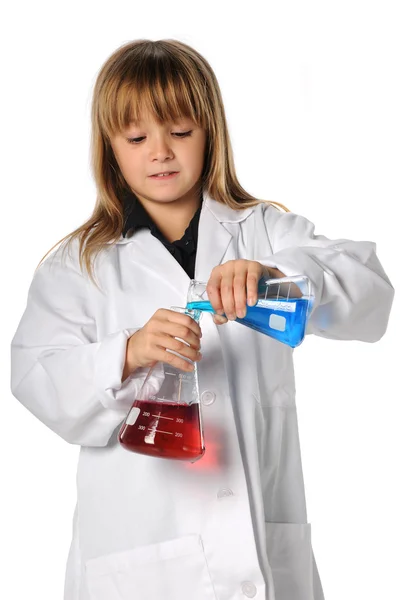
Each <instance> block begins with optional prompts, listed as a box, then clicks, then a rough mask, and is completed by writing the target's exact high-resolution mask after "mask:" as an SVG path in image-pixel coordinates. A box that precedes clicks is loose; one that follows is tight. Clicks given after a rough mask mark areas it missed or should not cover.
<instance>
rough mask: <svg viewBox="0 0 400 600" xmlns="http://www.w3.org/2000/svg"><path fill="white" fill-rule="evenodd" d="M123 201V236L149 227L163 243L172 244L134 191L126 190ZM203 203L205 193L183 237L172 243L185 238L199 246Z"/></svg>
mask: <svg viewBox="0 0 400 600" xmlns="http://www.w3.org/2000/svg"><path fill="white" fill-rule="evenodd" d="M122 203H123V212H124V227H123V230H122V235H123V237H126V235H127V233H128V232H130V235H129V237H130V236H131V235H133V234H134V233H135V231H137V230H138V229H141V228H142V227H148V228H149V229H150V231H151V233H152V234H153V235H154V236H155V237H157V238H158V239H159V240H161V241H162V242H163V243H165V244H166V245H170V244H171V242H169V241H168V240H166V239H165V237H164V236H163V234H162V233H161V231H160V230H159V229H158V227H157V225H156V224H155V223H154V221H153V219H152V218H151V217H150V215H149V213H148V212H147V211H146V209H145V208H144V206H143V205H142V204H141V202H140V201H139V199H138V197H137V196H136V194H134V193H133V192H132V191H129V190H126V191H125V192H124V195H123V198H122ZM202 204H203V194H202V196H201V201H200V206H199V208H198V209H197V211H196V213H195V214H194V216H193V218H192V220H191V221H190V223H189V225H188V227H187V229H186V231H185V233H184V235H183V237H182V238H181V240H177V241H176V242H172V243H175V244H176V243H178V242H180V241H183V240H185V243H186V241H188V239H190V240H191V241H192V242H193V243H194V247H197V234H198V223H199V218H200V212H201V207H202ZM190 245H191V244H190Z"/></svg>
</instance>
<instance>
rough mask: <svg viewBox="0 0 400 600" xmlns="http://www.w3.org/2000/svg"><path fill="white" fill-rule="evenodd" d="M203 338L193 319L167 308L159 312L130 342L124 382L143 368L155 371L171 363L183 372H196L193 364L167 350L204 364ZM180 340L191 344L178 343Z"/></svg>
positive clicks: (128, 342)
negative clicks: (160, 362) (163, 364)
mask: <svg viewBox="0 0 400 600" xmlns="http://www.w3.org/2000/svg"><path fill="white" fill-rule="evenodd" d="M201 335H202V334H201V329H200V326H199V324H198V323H196V321H195V320H194V319H192V317H189V315H184V314H182V313H179V312H176V311H173V310H169V309H167V308H160V309H158V310H157V311H156V312H155V313H154V315H153V316H152V317H151V318H150V319H149V320H148V321H147V323H146V324H145V325H144V326H143V327H142V328H141V329H139V331H136V332H135V333H134V334H133V335H132V336H131V337H130V338H129V340H128V341H127V344H126V357H125V366H124V372H123V375H122V381H124V380H125V379H126V378H127V377H128V375H130V374H131V373H132V372H133V371H135V370H136V369H138V368H139V367H152V366H154V365H155V364H156V362H158V361H162V362H165V363H169V364H170V365H174V366H175V367H177V368H178V369H182V370H183V371H192V370H193V367H192V365H191V363H190V362H188V361H187V360H185V359H183V358H179V356H176V355H175V354H172V353H171V352H167V349H168V350H174V351H175V352H178V353H179V354H181V355H182V356H185V357H187V358H189V359H190V360H192V361H197V360H200V359H201V357H202V356H201V353H200V352H199V350H200V338H201ZM176 337H178V338H180V339H182V340H184V341H185V342H187V343H184V342H180V341H179V340H176V339H175V338H176ZM187 344H189V345H187Z"/></svg>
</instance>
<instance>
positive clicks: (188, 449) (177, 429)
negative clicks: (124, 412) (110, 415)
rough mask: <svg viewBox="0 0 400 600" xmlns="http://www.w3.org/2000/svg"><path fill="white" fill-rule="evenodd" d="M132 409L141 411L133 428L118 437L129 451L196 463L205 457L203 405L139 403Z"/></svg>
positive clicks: (126, 429)
mask: <svg viewBox="0 0 400 600" xmlns="http://www.w3.org/2000/svg"><path fill="white" fill-rule="evenodd" d="M132 407H135V408H137V409H139V410H140V414H139V416H138V417H137V419H136V421H135V423H134V424H133V425H127V424H126V423H124V425H123V426H122V427H121V429H120V432H119V434H118V439H119V442H120V443H121V445H122V446H123V447H124V448H126V449H127V450H131V451H133V452H139V453H140V454H148V455H150V456H158V457H159V458H170V459H175V460H190V461H191V462H194V461H195V460H197V459H198V458H201V457H202V456H203V454H204V451H205V449H204V442H203V435H202V431H201V427H200V416H199V410H200V407H199V404H198V403H193V404H190V405H188V404H177V403H175V402H168V401H163V402H159V401H158V402H157V401H156V402H154V401H147V400H135V402H134V403H133V405H132Z"/></svg>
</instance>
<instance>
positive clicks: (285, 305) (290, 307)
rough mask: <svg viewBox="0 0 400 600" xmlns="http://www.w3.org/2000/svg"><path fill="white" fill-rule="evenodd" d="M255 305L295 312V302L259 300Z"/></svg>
mask: <svg viewBox="0 0 400 600" xmlns="http://www.w3.org/2000/svg"><path fill="white" fill-rule="evenodd" d="M256 306H262V307H263V308H271V309H272V310H280V311H281V312H296V302H280V301H279V300H259V301H258V302H257V304H256Z"/></svg>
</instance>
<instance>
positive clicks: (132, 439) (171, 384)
mask: <svg viewBox="0 0 400 600" xmlns="http://www.w3.org/2000/svg"><path fill="white" fill-rule="evenodd" d="M171 310H175V311H177V312H182V313H185V314H187V315H189V316H191V317H192V318H193V319H195V320H196V321H197V322H198V319H199V316H200V315H199V313H198V312H197V313H195V312H194V311H191V310H188V309H186V308H180V307H171ZM175 339H177V340H179V341H184V340H181V338H175ZM184 343H186V342H184ZM168 352H172V353H173V354H176V355H177V356H179V357H180V358H183V359H184V360H186V361H187V362H189V363H191V364H193V365H194V370H193V371H190V372H188V371H183V370H181V369H178V368H177V367H174V366H172V365H170V364H169V363H162V362H157V363H156V364H155V365H154V366H153V367H152V368H151V369H150V370H149V372H148V374H147V376H146V379H145V381H144V383H143V385H142V387H141V389H140V392H139V394H138V396H137V398H136V399H135V401H134V402H133V404H132V407H131V409H130V411H129V413H128V415H127V417H126V419H125V421H124V423H123V425H122V427H121V429H120V431H119V434H118V440H119V442H120V444H121V445H122V446H123V447H124V448H125V449H126V450H130V451H132V452H138V453H139V454H147V455H149V456H157V457H159V458H170V459H173V460H186V461H190V462H195V461H196V460H198V459H199V458H201V457H202V456H203V455H204V453H205V446H204V436H203V423H202V416H201V409H200V396H199V387H198V377H197V364H196V362H194V361H191V360H190V359H189V358H187V357H186V356H182V355H180V354H179V353H178V352H175V351H173V350H168Z"/></svg>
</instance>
